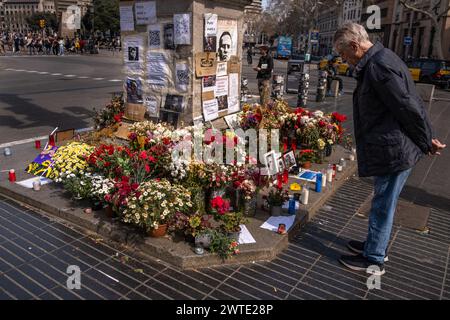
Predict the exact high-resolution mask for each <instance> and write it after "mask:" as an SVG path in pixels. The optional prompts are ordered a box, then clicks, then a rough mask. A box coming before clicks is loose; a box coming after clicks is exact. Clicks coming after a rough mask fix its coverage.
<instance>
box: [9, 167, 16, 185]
mask: <svg viewBox="0 0 450 320" xmlns="http://www.w3.org/2000/svg"><path fill="white" fill-rule="evenodd" d="M9 181H10V182H16V171H15V170H14V169H11V170H9Z"/></svg>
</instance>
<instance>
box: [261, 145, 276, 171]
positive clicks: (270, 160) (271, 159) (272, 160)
mask: <svg viewBox="0 0 450 320" xmlns="http://www.w3.org/2000/svg"><path fill="white" fill-rule="evenodd" d="M264 160H265V162H266V168H267V173H268V175H270V176H273V175H275V174H277V172H278V161H277V158H276V154H275V151H273V150H272V151H270V152H267V153H266V154H264Z"/></svg>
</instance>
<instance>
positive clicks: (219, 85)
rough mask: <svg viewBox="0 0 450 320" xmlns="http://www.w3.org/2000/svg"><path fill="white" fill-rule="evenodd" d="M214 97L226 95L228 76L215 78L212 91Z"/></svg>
mask: <svg viewBox="0 0 450 320" xmlns="http://www.w3.org/2000/svg"><path fill="white" fill-rule="evenodd" d="M214 95H215V96H216V97H219V96H227V95H228V76H225V77H217V78H216V90H215V91H214Z"/></svg>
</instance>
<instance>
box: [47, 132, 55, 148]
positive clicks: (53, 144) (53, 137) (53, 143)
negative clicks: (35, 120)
mask: <svg viewBox="0 0 450 320" xmlns="http://www.w3.org/2000/svg"><path fill="white" fill-rule="evenodd" d="M48 144H49V145H50V146H52V147H54V146H55V135H54V134H51V135H50V136H49V137H48Z"/></svg>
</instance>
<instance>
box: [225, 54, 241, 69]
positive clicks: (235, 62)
mask: <svg viewBox="0 0 450 320" xmlns="http://www.w3.org/2000/svg"><path fill="white" fill-rule="evenodd" d="M228 72H229V73H240V72H241V62H240V61H239V57H237V56H231V58H230V61H228Z"/></svg>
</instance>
